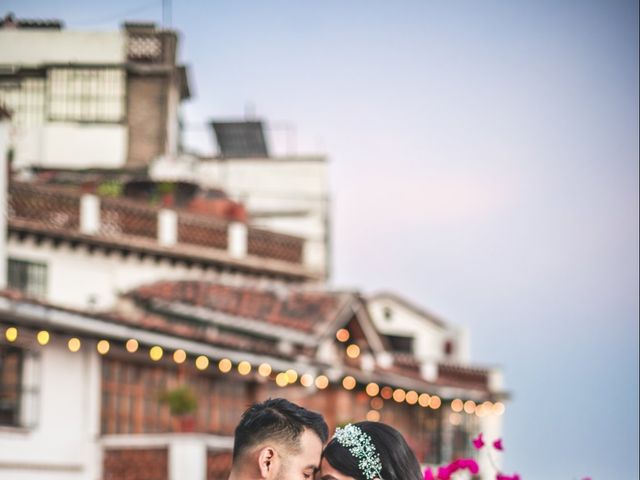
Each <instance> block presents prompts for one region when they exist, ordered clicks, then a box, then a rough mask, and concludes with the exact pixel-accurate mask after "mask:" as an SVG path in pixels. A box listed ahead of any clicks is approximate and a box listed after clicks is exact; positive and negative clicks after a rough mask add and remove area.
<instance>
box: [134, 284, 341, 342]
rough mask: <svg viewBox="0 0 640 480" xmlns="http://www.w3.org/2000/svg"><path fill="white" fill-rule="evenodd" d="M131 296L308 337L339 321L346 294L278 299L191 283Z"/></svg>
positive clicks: (296, 293)
mask: <svg viewBox="0 0 640 480" xmlns="http://www.w3.org/2000/svg"><path fill="white" fill-rule="evenodd" d="M129 296H130V297H131V298H133V299H136V300H139V301H151V300H162V301H166V302H175V303H181V304H187V305H192V306H196V307H204V308H206V309H208V310H212V311H217V312H222V313H226V314H229V315H233V316H237V317H242V318H249V319H253V320H260V321H264V322H266V323H269V324H272V325H277V326H280V327H286V328H292V329H295V330H299V331H303V332H308V333H311V332H313V331H314V330H316V329H317V328H318V327H320V326H322V325H324V324H326V323H327V322H330V321H332V320H333V319H335V317H336V316H337V315H338V312H339V310H340V308H341V306H342V304H343V299H344V294H337V293H328V292H312V291H304V290H295V289H294V290H289V291H288V293H287V294H286V295H278V293H277V292H275V291H272V290H257V289H248V288H241V287H231V286H227V285H220V284H214V283H210V282H204V281H188V280H185V281H162V282H157V283H154V284H151V285H145V286H142V287H139V288H137V289H135V290H133V291H132V292H130V293H129Z"/></svg>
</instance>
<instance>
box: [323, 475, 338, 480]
mask: <svg viewBox="0 0 640 480" xmlns="http://www.w3.org/2000/svg"><path fill="white" fill-rule="evenodd" d="M320 480H338V479H337V478H336V477H334V476H333V475H323V476H322V478H321V479H320Z"/></svg>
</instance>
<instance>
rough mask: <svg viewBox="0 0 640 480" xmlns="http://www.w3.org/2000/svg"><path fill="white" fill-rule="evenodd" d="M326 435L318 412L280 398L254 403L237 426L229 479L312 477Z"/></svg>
mask: <svg viewBox="0 0 640 480" xmlns="http://www.w3.org/2000/svg"><path fill="white" fill-rule="evenodd" d="M328 436H329V429H328V428H327V424H326V423H325V421H324V419H323V418H322V415H320V414H318V413H315V412H310V411H309V410H306V409H304V408H302V407H300V406H298V405H296V404H294V403H291V402H289V401H287V400H285V399H283V398H274V399H269V400H267V401H265V402H262V403H258V404H255V405H253V406H252V407H250V408H249V409H248V410H247V411H246V412H244V414H243V415H242V419H241V420H240V423H239V424H238V426H237V427H236V432H235V439H234V443H233V465H232V467H231V476H230V477H229V480H304V479H312V478H313V476H314V475H315V472H316V471H317V470H318V468H319V466H320V457H321V455H322V446H323V445H324V443H325V442H326V441H327V437H328Z"/></svg>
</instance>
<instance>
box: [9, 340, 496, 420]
mask: <svg viewBox="0 0 640 480" xmlns="http://www.w3.org/2000/svg"><path fill="white" fill-rule="evenodd" d="M5 337H6V339H7V340H8V341H9V342H15V341H16V340H17V339H18V329H17V328H16V327H8V328H7V329H6V330H5ZM336 338H337V339H338V340H339V341H341V342H346V341H348V340H349V338H350V334H349V331H348V330H347V329H340V330H338V331H337V332H336ZM36 340H37V342H38V343H39V344H40V345H42V346H44V345H47V344H48V343H49V342H50V340H51V334H50V333H49V332H48V331H46V330H40V331H38V333H37V334H36ZM81 346H82V343H81V340H80V339H79V338H77V337H73V338H70V339H69V340H68V342H67V347H68V349H69V351H71V352H78V351H79V350H80V348H81ZM139 346H140V344H139V342H138V341H137V340H136V339H134V338H130V339H128V340H127V341H126V343H125V348H126V350H127V351H128V352H130V353H135V352H137V351H138V349H139ZM96 350H97V351H98V353H100V354H101V355H106V354H108V353H109V351H110V350H111V345H110V343H109V341H108V340H104V339H103V340H100V341H98V342H97V343H96ZM360 352H361V351H360V347H359V346H358V345H356V344H350V345H349V346H347V348H346V354H347V356H348V357H349V358H358V357H359V356H360ZM163 355H164V351H163V349H162V347H160V346H158V345H154V346H152V347H151V348H150V349H149V357H150V358H151V360H153V361H159V360H161V359H162V357H163ZM186 359H187V353H186V352H185V351H184V350H183V349H177V350H175V351H174V353H173V360H174V361H175V362H176V363H178V364H182V363H184V362H185V361H186ZM209 363H210V361H209V358H208V357H206V356H205V355H200V356H198V357H197V358H196V360H195V366H196V368H197V369H198V370H206V369H207V368H208V367H209ZM232 367H233V364H232V362H231V360H229V359H228V358H222V359H221V360H220V361H219V362H218V369H219V370H220V371H221V372H222V373H228V372H230V371H231V369H232ZM237 368H238V372H239V373H240V374H241V375H248V374H249V373H250V372H251V370H252V365H251V363H249V362H248V361H242V362H240V363H239V364H238V367H237ZM257 371H258V373H259V374H260V375H261V376H262V377H269V376H270V375H271V373H272V371H273V369H272V367H271V365H269V364H268V363H262V364H260V366H259V367H258V369H257ZM298 379H299V380H300V384H301V385H303V386H304V387H311V386H313V385H315V386H316V388H318V389H320V390H323V389H325V388H327V387H328V386H329V383H330V382H329V379H328V378H327V376H326V375H319V376H317V377H316V378H315V380H314V377H313V375H311V374H310V373H305V374H303V375H300V376H299V375H298V372H296V371H295V370H294V369H289V370H287V371H286V372H281V373H279V374H278V375H276V377H275V381H276V384H277V385H278V386H280V387H286V386H287V385H291V384H294V383H295V382H296V381H297V380H298ZM357 383H358V382H357V380H356V379H355V378H354V377H353V376H351V375H347V376H346V377H344V378H343V379H342V387H343V388H344V389H345V390H349V391H351V390H354V389H355V388H356V386H357ZM364 391H365V392H366V394H367V395H368V396H369V397H372V398H371V401H370V408H371V410H370V411H369V412H368V413H367V415H366V418H367V420H369V421H379V419H380V412H379V410H381V409H382V408H383V405H384V400H390V399H391V398H393V400H395V401H396V402H398V403H401V402H406V403H408V404H409V405H415V404H419V405H420V406H421V407H430V408H432V409H434V410H436V409H438V408H440V407H441V405H442V400H441V399H440V397H438V396H437V395H433V396H431V395H429V394H427V393H422V394H419V393H418V392H416V391H414V390H410V391H408V392H405V390H403V389H402V388H396V389H393V388H392V387H390V386H384V387H382V388H381V387H380V386H379V385H378V384H377V383H375V382H369V383H368V384H367V385H366V387H365V389H364ZM378 395H380V397H378ZM383 399H384V400H383ZM450 408H451V411H452V413H450V414H449V421H450V423H451V424H452V425H460V424H461V422H462V416H461V415H460V413H461V412H463V411H464V412H465V413H467V414H469V415H472V414H475V415H476V416H478V417H484V416H486V415H490V414H493V415H497V416H500V415H503V414H504V412H505V410H506V407H505V405H504V403H502V402H495V403H493V402H490V401H485V402H483V403H481V404H476V403H475V402H474V401H473V400H467V401H463V400H462V399H460V398H455V399H453V400H452V401H451V404H450Z"/></svg>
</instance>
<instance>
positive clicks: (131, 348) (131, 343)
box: [125, 338, 140, 353]
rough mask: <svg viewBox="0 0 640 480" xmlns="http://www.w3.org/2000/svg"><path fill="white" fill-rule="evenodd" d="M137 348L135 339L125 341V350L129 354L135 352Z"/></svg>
mask: <svg viewBox="0 0 640 480" xmlns="http://www.w3.org/2000/svg"><path fill="white" fill-rule="evenodd" d="M139 346H140V345H139V344H138V341H137V340H136V339H135V338H130V339H129V340H127V343H126V344H125V348H126V349H127V352H129V353H135V352H137V351H138V347H139Z"/></svg>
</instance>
